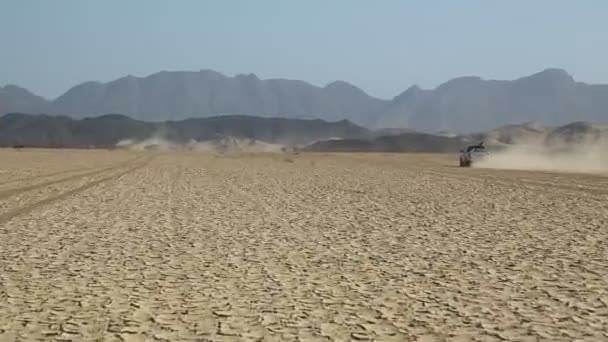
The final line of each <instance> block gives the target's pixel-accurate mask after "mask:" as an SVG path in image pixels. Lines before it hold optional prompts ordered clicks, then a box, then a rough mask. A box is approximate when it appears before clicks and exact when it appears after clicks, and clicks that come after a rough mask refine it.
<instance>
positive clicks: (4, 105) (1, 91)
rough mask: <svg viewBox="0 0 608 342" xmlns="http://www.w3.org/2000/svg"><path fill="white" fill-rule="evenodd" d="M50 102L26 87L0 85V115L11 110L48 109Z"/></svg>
mask: <svg viewBox="0 0 608 342" xmlns="http://www.w3.org/2000/svg"><path fill="white" fill-rule="evenodd" d="M49 106H50V103H49V102H48V101H47V100H45V99H44V98H42V97H40V96H36V95H34V94H32V93H31V92H29V91H28V90H27V89H23V88H20V87H17V86H15V85H7V86H5V87H0V115H1V114H6V113H13V112H23V113H41V112H44V111H46V110H48V109H49Z"/></svg>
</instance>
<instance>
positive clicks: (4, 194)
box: [0, 157, 142, 200]
mask: <svg viewBox="0 0 608 342" xmlns="http://www.w3.org/2000/svg"><path fill="white" fill-rule="evenodd" d="M140 159H142V157H137V158H133V159H130V160H127V161H125V162H122V163H118V164H115V165H111V166H108V167H104V168H102V169H97V170H94V171H89V172H85V173H80V174H77V175H72V176H68V177H63V178H59V179H53V180H50V181H46V182H43V183H38V184H33V185H26V186H22V187H18V188H12V189H7V190H2V191H0V200H1V199H5V198H7V197H11V196H15V195H19V194H21V193H23V192H26V191H31V190H36V189H39V188H43V187H46V186H49V185H54V184H59V183H64V182H69V181H72V180H76V179H80V178H83V177H87V176H95V175H98V174H101V173H104V172H108V171H112V170H116V169H119V168H121V167H125V166H128V165H131V164H133V163H135V162H137V161H138V160H140ZM68 172H69V171H68ZM58 173H60V172H58ZM58 173H54V174H58ZM46 176H47V177H50V176H52V174H47V175H46ZM41 177H42V176H41Z"/></svg>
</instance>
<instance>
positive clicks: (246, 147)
mask: <svg viewBox="0 0 608 342" xmlns="http://www.w3.org/2000/svg"><path fill="white" fill-rule="evenodd" d="M116 147H117V148H121V149H128V150H138V151H144V150H153V151H193V152H213V153H238V152H281V151H283V148H284V147H283V145H279V144H271V143H267V142H264V141H260V140H255V139H242V138H235V137H229V136H228V137H222V138H219V139H214V140H208V141H196V140H190V141H188V142H185V143H180V142H174V141H170V140H168V139H166V138H163V137H160V136H153V137H150V138H148V139H144V140H140V141H137V140H134V139H125V140H121V141H119V142H118V143H117V144H116Z"/></svg>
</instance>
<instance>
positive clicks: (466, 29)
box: [0, 0, 608, 99]
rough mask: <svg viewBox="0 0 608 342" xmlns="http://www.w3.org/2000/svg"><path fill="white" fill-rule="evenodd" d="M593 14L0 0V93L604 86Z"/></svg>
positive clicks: (593, 0) (544, 2) (540, 4)
mask: <svg viewBox="0 0 608 342" xmlns="http://www.w3.org/2000/svg"><path fill="white" fill-rule="evenodd" d="M606 13H608V2H606V1H600V0H590V1H585V2H573V1H549V0H539V1H534V2H530V1H523V0H517V1H509V2H488V1H482V0H466V1H458V2H451V1H450V2H448V1H434V2H431V1H383V2H382V3H381V4H378V3H372V2H368V1H353V0H349V1H345V0H342V1H332V2H326V1H321V0H313V1H306V2H299V3H296V2H285V1H279V0H267V1H258V2H249V1H236V0H223V1H213V2H211V1H205V2H201V1H180V2H179V3H177V4H176V3H170V2H164V1H148V0H147V1H141V0H133V1H128V2H126V1H120V0H109V1H103V2H102V1H76V0H63V1H44V2H43V1H23V0H0V40H1V41H2V42H3V45H2V47H3V49H2V50H3V51H2V55H3V56H2V63H0V85H6V84H16V85H19V86H22V87H25V88H27V89H30V90H32V91H33V92H35V93H37V94H39V95H42V96H45V97H47V98H51V99H52V98H55V97H56V96H58V95H60V94H61V93H63V92H65V91H66V90H68V89H69V88H70V87H72V86H74V85H76V84H79V83H82V82H85V81H91V80H94V81H102V82H107V81H110V80H113V79H116V78H119V77H122V76H126V75H135V76H146V75H149V74H152V73H155V72H158V71H161V70H200V69H213V70H216V71H218V72H221V73H224V74H227V75H234V74H238V73H255V74H256V75H258V76H259V77H260V78H289V79H301V80H304V81H307V82H311V83H313V84H317V85H325V84H327V83H329V82H332V81H334V80H344V81H347V82H350V83H352V84H354V85H356V86H358V87H361V88H362V89H363V90H365V91H366V92H368V93H369V94H370V95H373V96H377V97H381V98H392V97H393V96H396V95H398V93H399V92H401V91H403V90H404V89H406V88H408V87H409V86H411V85H414V84H417V85H420V86H421V87H424V88H433V87H435V86H437V85H438V84H440V83H442V82H445V81H447V80H449V79H450V78H454V77H458V76H464V75H476V76H481V77H483V78H488V79H514V78H518V77H521V76H524V75H528V74H531V73H534V72H538V71H540V70H542V69H545V68H549V67H555V68H563V69H565V70H567V71H568V72H569V73H571V74H572V75H573V76H574V77H575V79H577V80H578V81H582V82H588V83H608V68H606V67H605V61H606V60H607V59H608V44H607V43H608V38H607V37H606V34H605V32H607V31H608V22H606V21H605V14H606ZM24 18H26V19H27V20H24Z"/></svg>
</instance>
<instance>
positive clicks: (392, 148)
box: [304, 132, 466, 153]
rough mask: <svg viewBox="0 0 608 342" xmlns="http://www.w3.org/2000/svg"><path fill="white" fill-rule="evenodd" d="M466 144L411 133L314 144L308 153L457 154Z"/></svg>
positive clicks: (308, 148)
mask: <svg viewBox="0 0 608 342" xmlns="http://www.w3.org/2000/svg"><path fill="white" fill-rule="evenodd" d="M465 143H466V142H465V141H464V140H463V139H462V138H460V137H455V138H451V137H443V136H438V135H432V134H426V133H419V132H412V133H403V134H398V135H386V136H381V137H378V138H374V139H343V140H337V139H334V140H325V141H318V142H315V143H313V144H311V145H309V146H307V147H305V148H304V151H308V152H443V153H446V152H457V151H459V150H460V149H461V148H462V147H463V144H465Z"/></svg>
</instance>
